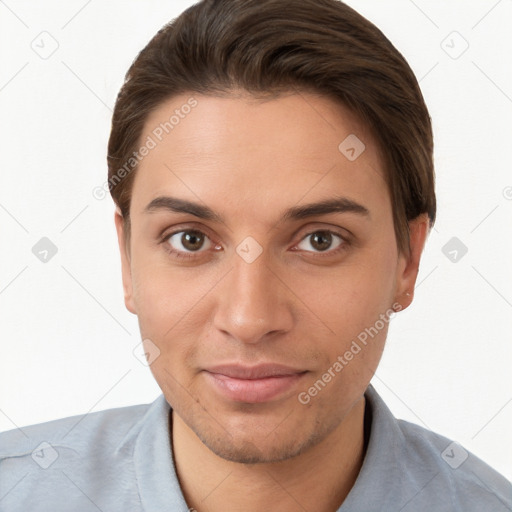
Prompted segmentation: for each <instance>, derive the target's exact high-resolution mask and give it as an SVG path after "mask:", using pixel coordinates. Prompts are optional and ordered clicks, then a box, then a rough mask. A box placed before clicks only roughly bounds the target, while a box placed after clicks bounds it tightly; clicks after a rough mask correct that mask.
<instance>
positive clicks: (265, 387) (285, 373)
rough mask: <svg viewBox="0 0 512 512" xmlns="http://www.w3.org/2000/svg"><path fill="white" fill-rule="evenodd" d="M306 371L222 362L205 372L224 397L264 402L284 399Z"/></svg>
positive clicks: (275, 366)
mask: <svg viewBox="0 0 512 512" xmlns="http://www.w3.org/2000/svg"><path fill="white" fill-rule="evenodd" d="M306 373H307V371H305V370H301V369H296V368H290V367H288V366H284V365H279V364H261V365H258V366H252V367H251V366H241V365H219V366H213V367H210V368H208V369H206V370H205V371H204V374H205V377H206V379H207V381H208V383H209V384H210V385H211V386H212V387H213V388H214V390H215V391H216V392H218V393H220V394H221V395H222V396H223V397H224V398H227V399H228V400H232V401H236V402H246V403H247V402H248V403H262V402H267V401H271V400H273V399H277V398H282V397H283V395H285V394H286V393H287V392H288V393H289V392H290V391H291V390H292V389H293V388H294V387H295V386H296V385H297V383H298V382H299V381H300V380H302V378H303V377H304V375H305V374H306Z"/></svg>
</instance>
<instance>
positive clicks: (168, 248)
mask: <svg viewBox="0 0 512 512" xmlns="http://www.w3.org/2000/svg"><path fill="white" fill-rule="evenodd" d="M187 232H193V233H199V234H201V235H204V236H206V237H207V238H210V237H208V235H207V234H206V233H204V232H203V231H201V230H199V229H183V228H182V229H178V230H176V231H173V232H171V233H168V234H166V235H165V236H164V237H163V239H162V241H161V243H163V244H164V249H165V251H166V252H167V253H168V254H170V255H171V256H173V257H174V258H178V259H187V260H188V259H195V258H197V255H198V254H201V253H202V252H203V251H197V252H189V253H187V252H180V251H176V250H174V249H172V247H171V246H170V245H169V244H168V243H166V242H167V241H168V240H169V239H170V238H171V237H172V236H174V235H176V234H177V233H187ZM315 233H329V234H331V235H334V236H337V237H338V238H340V239H341V244H340V245H339V246H338V247H336V249H333V250H327V251H325V252H313V253H312V254H315V255H316V257H320V258H322V257H330V256H333V255H337V254H339V253H341V252H343V251H346V250H347V248H348V247H349V245H350V242H349V240H348V239H347V237H345V236H343V235H341V234H340V233H337V232H336V231H332V230H330V229H315V230H312V231H310V232H309V233H306V234H305V235H304V236H303V237H302V238H301V239H300V240H299V242H298V243H300V242H302V241H303V240H305V239H306V238H307V237H308V236H311V235H314V234H315ZM210 241H211V243H212V244H214V245H217V244H216V243H215V242H214V241H213V240H211V239H210ZM296 245H298V244H296ZM297 252H298V251H297ZM306 252H309V253H311V252H312V251H306Z"/></svg>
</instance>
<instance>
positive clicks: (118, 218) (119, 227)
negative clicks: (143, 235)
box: [114, 207, 137, 315]
mask: <svg viewBox="0 0 512 512" xmlns="http://www.w3.org/2000/svg"><path fill="white" fill-rule="evenodd" d="M114 222H115V225H116V231H117V242H118V245H119V252H120V255H121V274H122V278H123V291H124V303H125V306H126V309H127V310H128V311H130V313H133V314H134V315H136V314H137V311H136V309H135V304H134V300H133V283H132V272H131V263H130V250H129V247H128V244H127V240H126V231H125V230H126V225H125V221H124V218H123V216H122V214H121V210H120V209H119V207H116V212H115V214H114Z"/></svg>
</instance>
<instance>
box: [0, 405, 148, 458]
mask: <svg viewBox="0 0 512 512" xmlns="http://www.w3.org/2000/svg"><path fill="white" fill-rule="evenodd" d="M148 407H149V404H142V405H134V406H129V407H119V408H115V409H107V410H104V411H98V412H92V413H87V414H84V415H77V416H69V417H67V418H61V419H57V420H53V421H48V422H45V423H39V424H36V425H29V426H26V427H20V428H16V429H12V430H8V431H6V432H1V433H0V461H3V460H5V459H9V458H13V457H24V456H33V455H34V453H33V452H34V450H35V449H37V448H38V446H39V444H40V443H46V444H51V445H52V446H54V447H57V446H58V447H61V448H63V449H71V450H76V451H81V450H83V449H85V448H89V447H90V445H91V443H92V442H94V443H95V444H98V443H99V445H100V446H101V445H109V446H112V444H111V443H112V442H115V441H116V440H117V439H119V438H121V437H122V436H123V435H124V434H126V433H127V432H128V431H129V430H130V429H131V428H132V427H133V426H134V425H135V424H136V423H137V421H139V420H140V419H141V418H142V417H143V416H144V413H145V412H146V411H147V409H148Z"/></svg>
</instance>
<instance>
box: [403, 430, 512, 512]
mask: <svg viewBox="0 0 512 512" xmlns="http://www.w3.org/2000/svg"><path fill="white" fill-rule="evenodd" d="M397 425H398V428H399V431H400V434H401V436H403V441H404V442H403V444H402V450H403V464H404V469H405V474H407V475H408V476H409V478H411V479H413V480H414V479H416V480H417V482H416V485H419V483H420V482H421V485H422V486H423V487H424V488H425V492H424V495H425V496H426V497H429V496H430V498H428V499H431V498H432V496H434V495H435V496H436V499H438V500H444V501H445V503H446V505H447V507H446V509H447V510H468V511H469V510H483V508H482V507H487V508H485V509H486V510H511V509H512V484H511V483H510V482H509V481H508V480H507V479H506V478H504V477H503V476H502V475H500V474H499V473H498V472H497V471H495V470H494V469H492V468H491V467H490V466H489V465H488V464H486V463H485V462H484V461H482V460H481V459H479V458H478V457H476V456H475V455H474V454H472V453H471V452H469V451H467V450H466V449H465V448H464V447H463V446H461V445H460V444H459V443H457V442H454V441H452V440H450V439H448V438H446V437H444V436H442V435H440V434H437V433H435V432H432V431H430V430H427V429H425V428H423V427H420V426H419V425H415V424H413V423H409V422H407V421H404V420H397ZM426 475H429V480H427V481H426V480H425V476H426ZM418 490H419V488H418ZM421 494H422V493H421V492H420V493H419V494H418V498H417V504H418V503H419V502H420V501H421V499H422V498H421Z"/></svg>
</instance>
